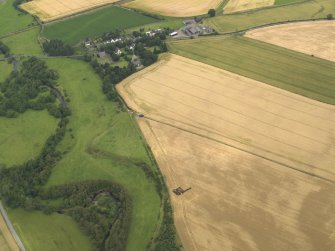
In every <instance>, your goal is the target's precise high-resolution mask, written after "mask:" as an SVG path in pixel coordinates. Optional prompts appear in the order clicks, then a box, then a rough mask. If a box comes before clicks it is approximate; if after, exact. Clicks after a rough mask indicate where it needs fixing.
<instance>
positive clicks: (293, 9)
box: [205, 0, 335, 33]
mask: <svg viewBox="0 0 335 251" xmlns="http://www.w3.org/2000/svg"><path fill="white" fill-rule="evenodd" d="M281 2H283V1H281ZM285 2H286V1H285ZM329 13H333V14H335V0H310V1H305V2H302V3H299V4H291V5H284V6H274V7H271V8H265V9H259V10H253V11H249V12H245V13H236V14H229V15H222V16H217V17H214V18H209V19H206V20H205V24H207V25H210V26H212V27H213V28H215V30H216V31H218V32H219V33H229V32H236V31H240V30H245V29H250V28H253V27H257V26H260V25H265V24H269V23H278V22H285V21H290V20H307V19H319V18H326V16H327V15H328V14H329Z"/></svg>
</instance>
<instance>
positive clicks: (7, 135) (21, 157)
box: [0, 110, 57, 166]
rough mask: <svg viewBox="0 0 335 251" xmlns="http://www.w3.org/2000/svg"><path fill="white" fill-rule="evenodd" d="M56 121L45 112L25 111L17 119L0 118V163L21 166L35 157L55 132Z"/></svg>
mask: <svg viewBox="0 0 335 251" xmlns="http://www.w3.org/2000/svg"><path fill="white" fill-rule="evenodd" d="M56 126H57V120H56V119H55V118H54V117H51V116H50V115H49V113H48V112H47V111H31V110H30V111H27V112H25V113H23V114H20V115H19V116H18V117H17V118H4V117H0V163H1V164H5V165H7V166H12V165H16V164H22V163H24V162H26V161H28V160H29V159H32V158H34V157H35V156H37V155H38V154H39V153H40V152H41V150H42V148H43V146H44V143H45V141H46V140H47V138H48V137H49V136H50V135H51V134H52V133H53V132H54V131H55V129H56Z"/></svg>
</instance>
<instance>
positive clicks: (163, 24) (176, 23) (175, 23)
mask: <svg viewBox="0 0 335 251" xmlns="http://www.w3.org/2000/svg"><path fill="white" fill-rule="evenodd" d="M183 26H184V24H183V22H182V20H181V19H167V20H163V21H159V22H157V23H150V24H146V25H142V26H136V27H133V28H129V29H127V30H126V32H133V31H138V30H139V29H141V28H143V29H144V31H148V30H153V29H160V28H170V29H178V28H181V27H183Z"/></svg>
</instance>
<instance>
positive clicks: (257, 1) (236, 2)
mask: <svg viewBox="0 0 335 251" xmlns="http://www.w3.org/2000/svg"><path fill="white" fill-rule="evenodd" d="M274 3H275V0H229V2H228V4H227V5H226V6H225V7H224V8H223V10H224V13H233V12H239V11H245V10H250V9H257V8H262V7H266V6H271V5H273V4H274Z"/></svg>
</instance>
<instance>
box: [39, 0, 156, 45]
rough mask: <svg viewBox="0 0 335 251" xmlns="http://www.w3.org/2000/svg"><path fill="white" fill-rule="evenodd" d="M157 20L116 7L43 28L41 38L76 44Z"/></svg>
mask: <svg viewBox="0 0 335 251" xmlns="http://www.w3.org/2000/svg"><path fill="white" fill-rule="evenodd" d="M156 21H157V19H154V18H151V17H148V16H144V15H142V14H139V13H137V12H135V11H131V10H127V9H124V8H120V7H117V6H111V7H107V8H103V9H99V10H96V11H93V12H89V13H87V14H83V15H80V16H77V17H73V18H70V19H67V20H64V21H60V22H56V23H51V24H48V25H46V26H45V30H44V32H43V34H42V35H43V36H45V37H47V38H49V39H61V40H63V41H65V42H67V43H71V44H76V43H78V42H80V41H81V40H83V39H85V38H87V37H92V36H97V35H100V34H102V33H104V32H110V31H114V30H116V29H119V30H124V29H128V28H131V27H135V26H141V25H145V24H149V23H154V22H156Z"/></svg>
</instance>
